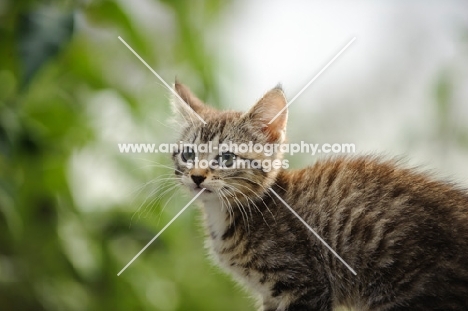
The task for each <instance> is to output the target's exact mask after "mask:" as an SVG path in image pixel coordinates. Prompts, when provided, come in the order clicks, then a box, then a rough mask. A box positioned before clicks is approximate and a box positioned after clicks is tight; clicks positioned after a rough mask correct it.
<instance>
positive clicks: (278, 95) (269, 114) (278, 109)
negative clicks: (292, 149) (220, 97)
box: [246, 85, 288, 143]
mask: <svg viewBox="0 0 468 311" xmlns="http://www.w3.org/2000/svg"><path fill="white" fill-rule="evenodd" d="M246 116H247V117H248V118H249V119H250V121H251V122H253V123H254V125H255V126H258V127H260V128H261V130H262V131H263V132H264V133H265V134H266V135H267V137H268V141H269V142H272V143H273V142H275V143H277V142H279V143H282V142H283V141H284V140H285V138H286V123H287V121H288V108H287V101H286V98H285V96H284V93H283V89H282V88H281V86H280V85H278V86H277V87H275V88H274V89H272V90H271V91H269V92H268V93H266V94H265V95H264V96H263V97H262V98H261V99H260V100H259V101H258V102H257V103H256V104H255V105H254V106H253V107H252V108H251V109H250V110H249V111H248V112H247V113H246Z"/></svg>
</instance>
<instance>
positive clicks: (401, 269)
mask: <svg viewBox="0 0 468 311" xmlns="http://www.w3.org/2000/svg"><path fill="white" fill-rule="evenodd" d="M175 90H176V92H177V93H178V94H179V96H180V97H181V99H183V100H184V101H185V102H186V103H187V104H188V105H187V104H186V103H184V102H182V101H181V100H180V99H177V98H176V99H174V101H173V106H174V107H175V108H176V110H177V111H178V113H177V115H178V116H179V122H180V124H181V125H182V137H181V139H180V140H181V141H183V142H184V143H194V144H201V143H208V142H210V141H211V142H212V144H213V146H215V147H216V146H218V145H220V144H221V143H223V142H228V141H232V142H233V143H237V144H240V143H248V142H249V141H252V142H253V143H260V144H268V143H270V144H271V143H282V142H283V141H284V139H285V130H286V121H287V110H286V109H285V110H283V111H282V112H281V113H280V115H279V117H277V118H276V119H275V120H274V121H273V122H272V123H271V124H268V122H270V120H271V119H272V118H273V117H274V116H275V115H277V114H278V113H279V112H280V111H281V110H282V109H283V108H285V107H286V100H285V98H284V95H283V92H282V90H281V88H279V87H277V88H275V89H273V90H271V91H269V92H268V93H267V94H266V95H264V96H263V98H261V99H260V100H259V101H258V102H257V103H256V104H255V105H254V106H253V107H252V108H251V109H250V110H249V111H248V112H246V113H240V112H234V111H218V110H215V109H214V108H211V107H209V106H206V105H205V104H203V103H202V102H201V101H200V100H199V99H197V98H196V97H195V96H194V95H192V94H191V92H190V91H189V89H188V88H187V87H185V86H183V85H181V84H179V83H176V84H175ZM194 112H196V113H197V114H199V115H200V116H201V117H202V118H203V119H204V120H205V121H206V124H203V123H202V121H201V120H200V119H199V118H198V117H197V116H196V115H195V114H194ZM172 157H173V160H174V163H175V168H176V170H175V174H176V175H177V176H178V177H179V178H180V182H181V183H182V184H183V185H184V186H185V187H187V188H188V189H189V190H190V191H191V192H192V193H193V194H194V195H195V194H196V193H198V192H199V191H200V190H201V189H202V188H204V189H205V190H204V191H203V193H201V194H200V196H199V198H198V200H199V201H200V202H201V204H202V206H203V207H202V210H203V214H204V219H205V224H206V229H207V233H208V234H207V242H208V245H209V248H210V249H211V251H212V253H213V255H214V258H215V259H216V260H217V262H218V264H219V265H220V266H221V267H222V268H224V269H225V270H226V271H228V272H229V273H231V274H232V275H233V276H234V277H235V278H236V279H238V280H239V281H240V282H241V283H243V284H245V285H246V286H247V287H248V288H250V289H251V291H253V292H255V293H256V294H258V295H259V296H260V297H261V304H262V307H261V310H268V311H272V310H277V311H286V310H287V311H300V310H332V309H333V308H337V307H339V306H344V307H348V308H353V309H354V310H392V311H395V310H468V194H467V192H466V191H464V190H461V189H459V188H457V187H456V186H454V185H452V184H448V183H444V182H439V181H436V180H433V179H432V178H431V177H430V176H427V175H425V174H422V173H419V172H416V171H414V170H412V169H406V168H402V167H400V166H398V165H397V163H395V161H388V160H383V159H380V158H378V157H371V156H363V157H336V158H331V159H327V160H321V161H318V162H317V163H315V164H314V165H313V166H310V167H307V168H304V169H300V170H285V169H283V168H274V169H272V170H270V171H264V170H262V169H259V168H251V169H248V168H246V169H225V168H219V169H216V168H215V169H213V168H206V169H205V168H200V167H197V166H193V165H189V162H191V160H193V159H195V158H197V159H206V160H213V161H218V160H220V161H224V162H226V163H227V164H228V165H227V166H229V165H230V164H231V163H234V162H236V161H239V160H245V161H252V160H255V159H259V160H274V159H281V157H282V155H281V154H280V153H275V154H273V155H271V156H267V155H265V154H263V153H256V152H245V153H241V152H238V153H237V154H235V153H233V152H224V153H223V154H221V155H219V154H218V152H212V153H208V152H199V153H196V152H195V151H194V150H193V149H189V148H187V149H184V150H178V151H177V152H175V153H174V154H173V156H172ZM270 188H271V189H273V191H274V192H276V193H277V194H279V196H280V197H282V198H283V199H284V201H285V202H287V203H288V205H290V206H291V207H292V208H293V209H294V210H295V211H296V212H297V213H298V214H299V215H300V216H301V217H302V218H303V219H304V220H305V221H306V222H307V223H308V224H309V225H310V226H311V227H312V228H314V229H315V230H316V232H317V233H318V234H319V235H320V236H321V237H322V238H323V239H324V240H325V241H326V242H327V243H328V244H329V245H330V246H331V247H332V248H333V249H334V250H335V251H336V252H337V253H338V254H339V255H340V256H341V257H342V258H343V259H344V260H345V261H346V262H347V263H348V264H349V265H350V266H351V267H353V268H354V270H355V271H356V272H357V275H354V274H352V273H351V271H350V270H348V269H347V268H346V267H345V266H344V265H343V264H342V263H341V262H340V261H339V260H338V259H337V258H336V257H335V256H334V255H333V254H332V253H331V252H330V251H329V250H328V249H327V248H325V246H324V245H323V244H322V243H321V242H320V241H319V240H318V239H317V238H316V237H315V236H314V235H313V234H312V233H311V232H310V231H309V230H308V229H307V228H306V227H305V226H304V225H303V224H302V223H301V222H300V221H299V220H298V219H297V218H296V217H295V216H294V215H293V214H292V213H291V212H290V211H289V210H288V209H287V208H286V207H285V206H284V205H283V203H282V202H281V201H280V200H279V199H278V198H277V197H275V196H274V195H273V194H272V191H271V190H270Z"/></svg>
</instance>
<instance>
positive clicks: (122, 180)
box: [71, 0, 468, 209]
mask: <svg viewBox="0 0 468 311" xmlns="http://www.w3.org/2000/svg"><path fill="white" fill-rule="evenodd" d="M122 2H125V1H122ZM128 9H129V10H130V11H131V12H132V15H133V18H134V22H135V24H136V27H143V28H145V29H147V30H148V31H154V32H155V33H158V35H160V37H166V38H167V40H168V41H167V42H170V37H171V33H173V28H172V26H171V21H172V17H171V14H170V12H167V11H166V10H165V8H164V7H163V6H161V5H160V4H155V3H154V2H151V1H148V0H138V1H132V2H131V5H130V4H128ZM194 14H196V12H194ZM195 18H196V17H195ZM202 22H203V21H200V23H202ZM204 31H205V33H206V35H205V37H206V44H207V45H208V46H209V47H210V49H211V50H212V51H213V53H212V54H213V55H214V56H215V61H216V62H217V64H218V68H219V71H218V81H219V84H220V89H221V92H220V93H221V97H222V102H221V103H220V104H221V105H222V106H223V107H225V108H230V109H236V110H246V109H248V107H249V106H251V105H252V104H254V103H255V101H256V100H257V99H258V98H260V97H261V96H262V95H263V93H264V92H266V91H267V90H268V89H270V88H272V87H274V86H275V85H276V84H277V83H279V82H280V83H282V85H283V88H284V90H285V92H286V95H287V97H288V98H292V97H294V96H295V95H296V93H297V92H298V91H299V90H300V89H301V88H302V87H303V86H304V85H306V84H307V83H308V82H309V81H310V79H312V77H314V76H315V74H317V73H318V72H319V71H320V70H321V69H322V68H323V66H325V64H326V63H327V62H328V61H329V60H331V59H332V58H333V57H334V56H335V54H336V53H337V52H338V51H339V50H340V49H341V48H342V47H343V46H344V45H345V44H346V43H347V42H349V41H350V40H351V39H352V38H353V37H356V41H355V42H354V43H353V44H352V45H351V46H350V47H349V48H348V50H346V51H345V52H344V53H343V54H342V55H341V56H340V57H339V58H338V59H337V60H336V62H334V63H333V64H332V65H331V66H330V67H329V68H328V69H327V70H326V71H325V72H324V73H323V74H322V75H321V76H320V77H319V78H318V79H317V80H316V81H315V82H314V83H313V84H312V85H311V86H310V87H309V88H308V89H307V91H305V92H304V93H303V94H302V95H301V96H300V97H299V98H298V99H297V100H296V101H295V102H294V103H293V104H292V105H291V107H290V114H289V118H290V119H289V125H288V131H289V135H288V136H289V141H290V142H299V141H301V140H304V141H306V142H310V143H354V144H355V145H356V147H357V151H358V153H379V154H386V155H389V156H401V155H403V156H405V157H406V159H408V161H409V163H410V164H412V165H422V166H423V167H424V168H428V169H431V170H433V171H435V172H438V176H442V177H449V178H453V179H455V180H457V181H459V182H461V183H463V184H464V185H466V186H468V147H466V145H465V147H463V146H461V145H460V143H458V142H457V141H456V139H455V137H458V136H459V134H460V133H465V134H464V135H465V137H468V136H466V135H468V134H467V133H468V4H467V2H466V1H437V2H436V1H411V3H410V4H409V3H403V2H402V1H399V2H396V1H379V2H377V1H375V2H372V3H371V2H369V1H354V2H352V3H350V2H345V1H340V2H336V1H332V2H330V1H328V2H323V1H279V0H274V1H247V0H244V1H236V2H235V3H234V4H232V5H231V6H230V7H228V8H227V9H226V10H225V11H224V12H223V14H222V15H221V16H220V18H219V22H218V23H217V24H216V25H213V26H212V27H211V28H208V29H204ZM107 37H108V38H113V39H112V40H114V39H115V38H116V36H115V34H114V33H112V34H111V35H109V36H107ZM108 40H110V39H108ZM116 41H117V40H116ZM154 44H155V45H161V44H164V42H155V43H154ZM115 49H116V53H121V54H124V55H126V56H125V57H126V58H127V60H126V61H127V62H133V63H134V65H135V66H134V67H133V68H132V71H131V72H130V73H127V74H128V76H131V77H132V79H129V80H130V81H129V83H130V85H134V87H137V85H142V84H145V85H148V86H149V87H151V88H152V89H153V90H154V89H155V87H156V88H157V92H166V91H167V90H165V89H164V87H162V86H161V85H158V83H157V79H156V77H154V76H153V75H152V74H151V73H150V72H149V71H148V69H147V68H145V67H144V65H143V64H141V63H139V61H138V60H137V59H136V58H135V57H133V55H130V54H128V51H126V50H125V49H126V48H125V47H124V46H123V45H121V43H120V42H115ZM120 49H121V50H120ZM169 53H170V51H169ZM184 68H185V67H184V64H181V65H180V66H179V67H177V66H176V67H175V68H174V67H173V66H172V67H163V68H154V69H155V70H156V71H158V72H159V73H160V74H161V75H162V76H163V78H164V79H166V81H168V82H171V81H172V79H173V77H174V76H175V75H177V76H180V74H181V72H182V73H183V72H184V70H185V69H184ZM442 75H446V76H447V79H448V81H449V83H450V85H451V89H452V96H451V100H450V104H451V106H450V110H449V115H448V119H449V124H450V130H449V131H448V134H447V135H446V137H445V138H441V137H440V135H439V134H438V133H439V127H438V124H439V123H438V122H439V120H438V118H437V114H438V113H437V103H436V101H435V95H434V94H435V86H436V85H437V82H438V81H439V79H440V77H441V76H442ZM159 84H160V83H159ZM89 102H90V117H92V118H95V119H96V127H98V128H99V129H100V134H101V140H102V141H101V143H102V144H103V145H105V144H108V145H109V144H113V146H115V143H116V142H126V139H130V138H132V137H135V136H138V135H140V137H146V138H151V139H152V141H153V142H167V143H170V142H172V141H165V140H167V139H168V138H167V136H165V137H154V136H152V134H151V130H150V129H145V128H142V126H141V125H135V124H133V123H132V122H131V120H130V119H129V117H128V116H127V114H128V113H127V111H126V109H125V108H124V107H125V104H124V103H122V99H121V98H119V97H118V96H116V95H115V94H114V93H113V92H112V91H111V90H109V91H103V92H100V93H99V94H92V95H90V99H89ZM96 103H99V105H97V104H96ZM150 114H151V112H150ZM149 117H151V116H149ZM167 117H168V116H159V115H158V116H157V120H159V121H164V120H165V119H166V118H167ZM116 123H117V124H119V127H118V128H116V127H115V124H116ZM148 141H149V140H148ZM116 150H117V149H116V148H114V149H112V151H111V152H114V153H115V152H116ZM288 158H289V159H290V160H291V163H292V166H293V167H303V166H305V165H307V164H312V163H313V162H314V161H316V160H317V157H311V156H309V155H301V156H297V157H296V156H294V158H292V157H288ZM142 166H144V165H142ZM121 171H122V170H119V169H118V164H117V163H112V161H108V158H107V156H106V155H103V152H102V149H100V147H99V146H90V147H89V148H88V149H85V150H81V151H79V152H77V153H76V155H75V157H74V158H73V160H72V162H71V180H72V184H73V185H75V186H74V187H73V190H74V194H75V198H76V200H77V203H78V205H79V206H82V207H83V208H89V209H92V208H95V206H96V205H98V204H101V205H102V202H103V200H104V201H106V202H109V205H108V206H111V205H112V203H115V202H120V203H122V202H123V201H124V202H125V201H128V202H130V201H129V200H131V199H132V196H131V194H130V193H131V189H133V187H134V186H135V185H134V184H132V182H131V181H129V180H128V178H126V177H125V176H124V175H122V174H121ZM91 175H92V176H93V177H92V178H90V176H91ZM129 189H130V190H129ZM97 202H100V203H97Z"/></svg>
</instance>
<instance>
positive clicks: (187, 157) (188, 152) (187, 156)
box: [182, 148, 195, 162]
mask: <svg viewBox="0 0 468 311" xmlns="http://www.w3.org/2000/svg"><path fill="white" fill-rule="evenodd" d="M182 160H184V162H187V161H193V160H195V152H193V150H192V149H191V148H187V149H184V151H183V152H182Z"/></svg>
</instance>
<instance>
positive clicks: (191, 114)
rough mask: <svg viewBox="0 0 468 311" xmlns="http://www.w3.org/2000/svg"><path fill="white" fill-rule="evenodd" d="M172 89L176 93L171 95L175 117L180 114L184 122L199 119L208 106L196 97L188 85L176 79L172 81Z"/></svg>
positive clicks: (189, 122)
mask: <svg viewBox="0 0 468 311" xmlns="http://www.w3.org/2000/svg"><path fill="white" fill-rule="evenodd" d="M174 90H175V92H176V94H177V96H176V95H174V94H173V96H172V100H171V103H172V108H173V110H174V113H175V115H176V118H177V117H179V116H181V117H182V118H179V119H182V120H180V121H182V122H183V123H185V124H192V123H193V122H198V121H201V120H200V117H201V118H203V114H204V113H205V112H206V111H207V110H208V107H206V106H205V104H204V103H203V102H202V101H201V100H200V99H198V98H197V97H196V96H195V95H194V94H192V92H191V91H190V89H189V88H188V87H186V86H185V85H183V84H181V83H179V82H178V81H177V80H176V81H175V83H174Z"/></svg>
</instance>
